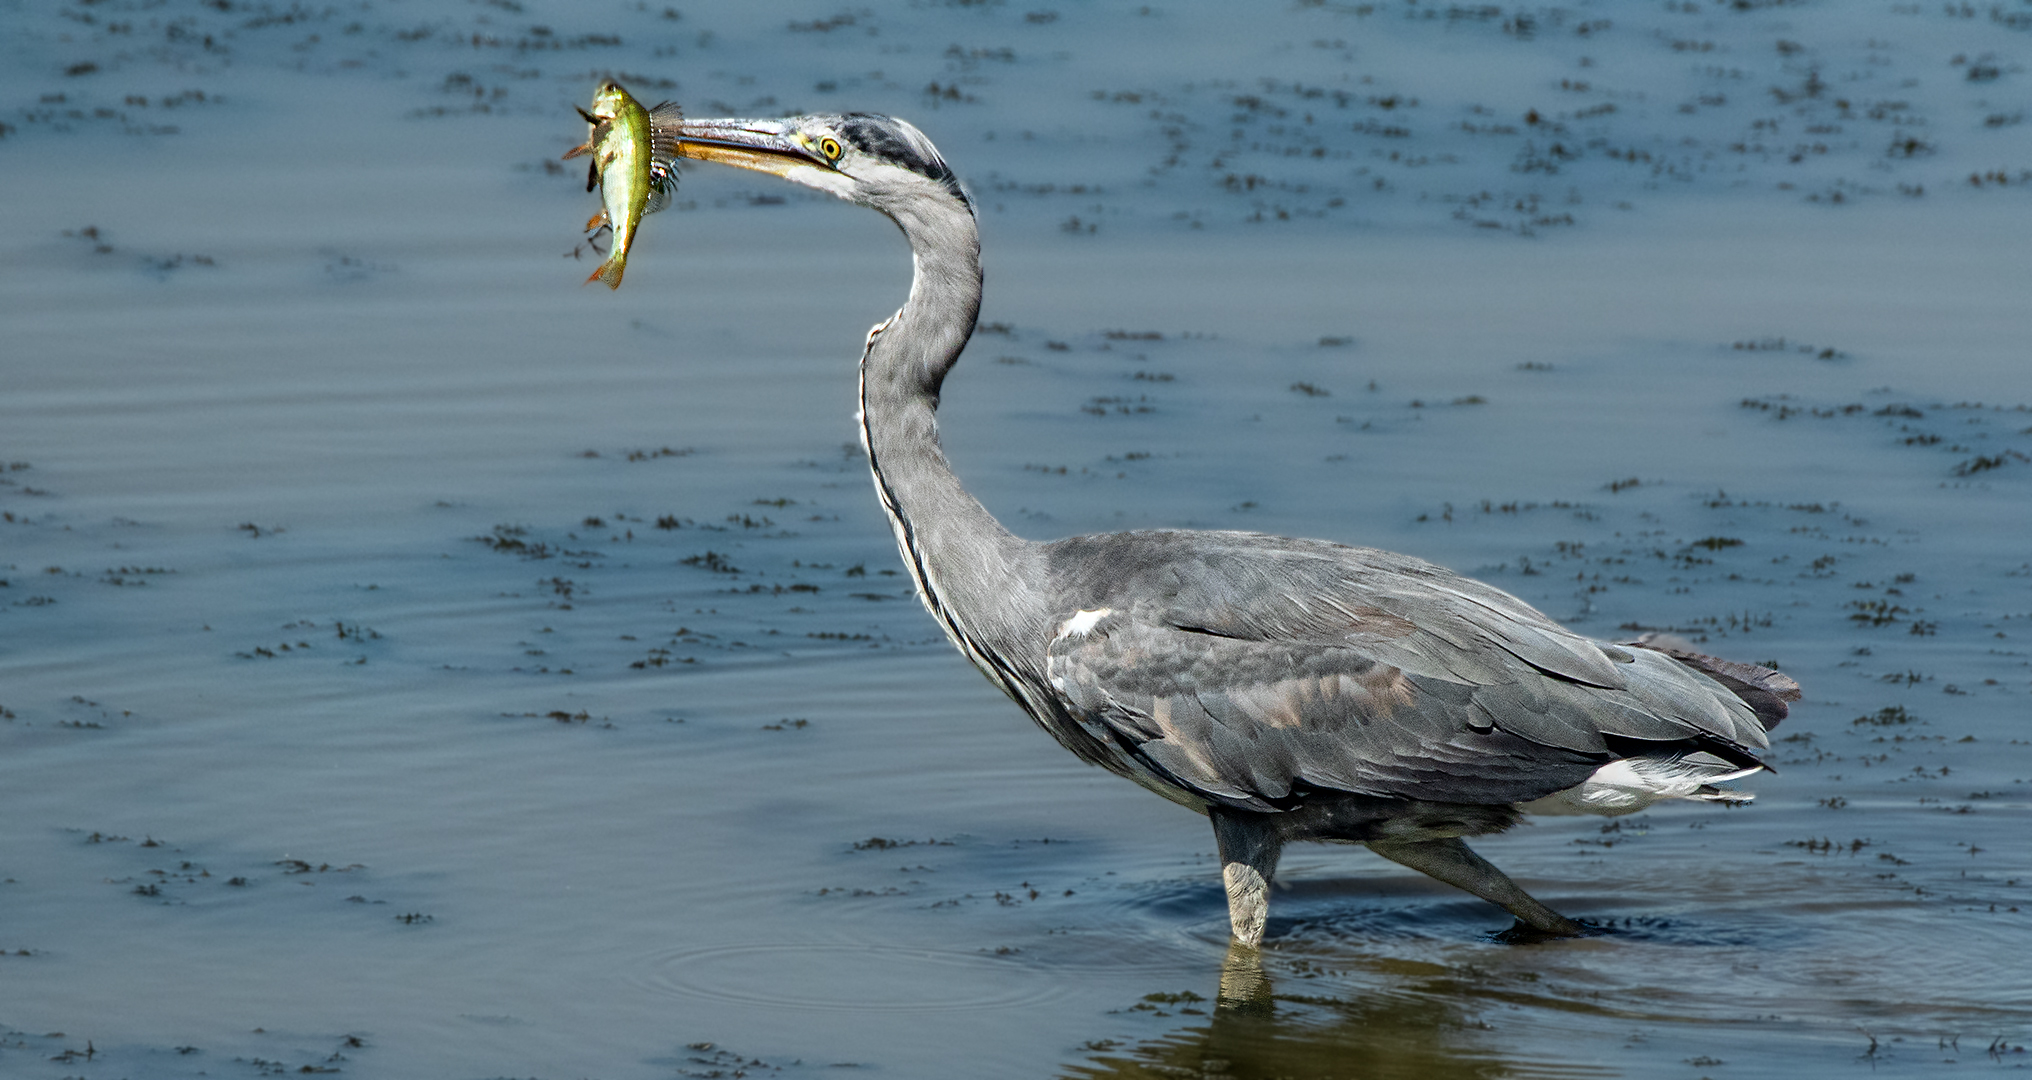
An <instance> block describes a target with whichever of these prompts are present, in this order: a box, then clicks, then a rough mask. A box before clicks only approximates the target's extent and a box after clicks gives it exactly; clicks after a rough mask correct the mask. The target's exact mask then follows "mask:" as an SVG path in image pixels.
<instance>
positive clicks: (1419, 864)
mask: <svg viewBox="0 0 2032 1080" xmlns="http://www.w3.org/2000/svg"><path fill="white" fill-rule="evenodd" d="M1369 850H1371V851H1373V852H1375V853H1376V854H1378V855H1381V856H1383V857H1384V858H1386V859H1389V860H1390V861H1391V862H1397V863H1402V864H1404V865H1405V866H1408V867H1410V868H1412V869H1413V870H1416V871H1419V872H1420V873H1423V874H1430V875H1431V876H1433V877H1435V878H1438V879H1439V880H1441V881H1444V882H1446V883H1447V884H1448V885H1452V886H1454V887H1455V888H1458V889H1465V890H1467V891H1468V892H1471V893H1474V894H1475V895H1476V896H1479V897H1481V898H1482V899H1484V900H1487V901H1488V902H1489V903H1491V904H1495V905H1496V906H1498V907H1501V908H1504V909H1506V910H1508V911H1509V912H1510V914H1512V915H1515V916H1517V918H1518V920H1519V921H1520V922H1522V923H1524V924H1525V925H1526V926H1529V927H1531V928H1532V929H1533V930H1537V931H1539V932H1540V933H1544V934H1555V935H1559V936H1562V937H1576V936H1579V935H1580V934H1582V933H1585V931H1583V930H1582V929H1581V927H1580V924H1579V923H1576V922H1574V921H1573V920H1572V919H1569V918H1567V917H1566V916H1564V915H1561V914H1560V913H1559V912H1557V911H1554V910H1552V909H1551V908H1549V907H1546V906H1545V905H1544V904H1541V903H1539V902H1538V901H1536V900H1534V899H1532V898H1531V894H1530V893H1527V892H1525V891H1524V890H1523V889H1520V888H1518V887H1517V883H1516V882H1514V881H1511V880H1510V878H1509V875H1507V874H1505V873H1503V872H1502V871H1501V870H1498V869H1496V868H1495V867H1494V866H1492V865H1490V863H1489V861H1488V860H1487V859H1484V858H1482V857H1481V856H1480V855H1477V854H1475V853H1474V852H1473V851H1471V850H1469V848H1468V846H1467V845H1466V844H1464V843H1462V842H1461V840H1460V838H1459V837H1448V838H1447V839H1444V840H1417V841H1412V842H1408V843H1407V842H1396V843H1392V842H1388V841H1383V840H1371V841H1369Z"/></svg>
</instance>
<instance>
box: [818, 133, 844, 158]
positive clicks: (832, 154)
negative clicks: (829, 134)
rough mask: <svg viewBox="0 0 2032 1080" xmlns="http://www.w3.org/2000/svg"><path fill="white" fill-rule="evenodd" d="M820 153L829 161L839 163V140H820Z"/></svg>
mask: <svg viewBox="0 0 2032 1080" xmlns="http://www.w3.org/2000/svg"><path fill="white" fill-rule="evenodd" d="M818 152H819V153H821V154H824V155H825V159H826V160H827V161H838V160H839V159H840V143H839V140H838V139H830V138H828V139H820V140H819V141H818Z"/></svg>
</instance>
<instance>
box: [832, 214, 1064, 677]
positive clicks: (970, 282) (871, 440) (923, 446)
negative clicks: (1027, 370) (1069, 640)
mask: <svg viewBox="0 0 2032 1080" xmlns="http://www.w3.org/2000/svg"><path fill="white" fill-rule="evenodd" d="M890 216H891V217H893V218H895V219H896V222H897V224H898V225H900V226H901V227H902V229H903V234H904V236H905V237H907V238H908V239H909V241H910V247H911V254H912V257H913V261H914V263H915V270H916V273H915V275H914V277H913V279H912V281H911V285H910V298H909V300H908V301H906V302H905V303H904V305H903V308H902V310H900V311H898V312H897V313H896V314H895V315H894V316H892V317H891V318H890V319H889V321H888V322H886V323H883V324H882V325H881V326H879V327H877V328H876V329H875V330H874V331H873V332H871V333H870V335H869V341H868V350H867V352H866V353H865V354H864V355H863V356H862V359H861V441H862V445H863V446H864V448H865V449H866V450H867V452H868V464H869V467H870V469H871V470H872V471H873V473H874V479H875V490H876V493H877V495H878V496H879V497H880V498H881V500H882V506H883V509H884V510H886V511H887V512H888V515H889V523H890V526H891V528H893V529H894V530H895V533H896V544H897V547H898V548H899V549H901V551H902V554H903V560H904V563H905V564H906V565H907V566H908V567H909V569H910V573H911V576H912V577H913V578H914V579H915V580H916V583H917V588H918V595H919V597H920V598H922V599H923V601H924V604H925V606H926V607H927V608H929V609H930V610H931V613H932V615H933V616H934V617H935V618H937V619H938V621H939V623H940V624H941V625H942V626H944V628H945V630H946V634H947V635H948V636H949V637H951V638H952V639H953V643H954V644H955V645H957V646H959V648H960V649H961V651H962V652H964V653H966V654H967V655H968V657H969V658H971V659H973V660H974V662H975V663H976V664H977V665H979V666H980V667H981V668H982V669H983V670H984V671H986V672H987V674H988V675H989V677H990V678H991V679H994V680H995V681H996V682H998V683H1001V684H1003V687H1004V689H1005V690H1009V689H1010V687H1009V686H1008V684H1007V680H1006V679H1005V678H1004V674H1003V673H998V671H997V662H996V661H995V660H994V657H995V656H997V655H998V654H1001V655H1006V654H1007V652H1008V650H1009V647H1010V646H1012V645H1014V644H1015V643H1017V642H1019V641H1021V640H1023V638H1024V635H1025V631H1026V630H1027V629H1030V628H1032V627H1031V624H1033V623H1036V622H1037V621H1038V620H1040V619H1042V618H1043V617H1044V614H1043V613H1042V612H1041V610H1040V605H1039V601H1038V598H1039V596H1040V595H1041V593H1040V590H1039V589H1038V587H1037V582H1036V576H1035V568H1036V563H1037V560H1036V558H1035V555H1034V551H1033V547H1034V546H1033V545H1031V544H1030V543H1028V542H1027V541H1024V540H1022V539H1019V538H1018V537H1016V536H1015V535H1013V534H1011V533H1010V532H1009V530H1007V529H1005V528H1003V527H1002V523H1001V522H999V521H996V520H995V518H994V515H992V514H990V513H988V511H987V508H986V507H983V506H982V505H981V503H980V501H979V500H978V499H975V498H974V497H973V496H972V495H970V494H968V492H967V490H966V488H964V487H962V486H961V484H960V481H959V478H958V477H957V476H955V475H953V471H952V466H951V464H950V463H949V462H947V461H946V457H945V453H944V451H943V450H941V449H940V447H939V442H938V415H937V414H938V400H939V387H940V385H941V384H942V383H943V382H944V380H945V375H946V372H948V371H949V370H951V368H952V365H953V363H954V362H955V361H957V360H958V359H959V355H960V350H961V349H963V348H965V347H966V344H967V339H968V338H970V337H971V336H972V335H973V332H974V321H975V318H976V317H977V316H978V314H979V312H980V306H981V261H980V242H979V235H978V233H977V231H976V229H975V225H974V219H973V214H972V213H971V212H969V211H967V210H966V209H965V208H964V207H961V206H959V205H957V204H955V205H954V206H952V207H951V208H950V209H948V208H945V207H932V208H929V209H928V210H927V209H925V208H916V209H912V210H910V211H908V212H898V211H892V212H891V214H890ZM1011 692H1012V693H1013V690H1012V691H1011Z"/></svg>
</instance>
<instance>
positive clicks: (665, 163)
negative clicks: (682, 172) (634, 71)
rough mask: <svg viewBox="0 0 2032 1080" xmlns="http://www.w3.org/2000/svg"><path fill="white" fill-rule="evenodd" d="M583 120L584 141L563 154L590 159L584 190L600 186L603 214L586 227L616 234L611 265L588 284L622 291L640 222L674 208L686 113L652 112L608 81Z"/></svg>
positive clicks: (666, 106)
mask: <svg viewBox="0 0 2032 1080" xmlns="http://www.w3.org/2000/svg"><path fill="white" fill-rule="evenodd" d="M579 115H580V116H583V117H585V118H586V123H588V124H590V125H592V131H591V133H590V134H588V135H587V136H586V141H585V142H583V143H581V144H579V145H578V146H574V147H572V148H571V149H570V150H569V151H567V152H566V153H565V155H564V156H565V157H566V158H567V159H570V158H575V157H578V156H579V155H581V154H591V155H592V158H593V160H592V162H591V164H590V165H589V166H588V168H587V169H586V190H587V191H591V190H593V185H594V184H596V183H597V184H599V185H600V201H601V203H603V204H604V209H602V210H601V211H600V212H599V213H597V214H594V215H593V218H592V220H591V221H588V222H586V228H587V229H589V230H590V229H597V228H599V227H600V226H601V225H606V226H609V227H611V228H612V229H613V230H614V245H613V248H612V249H611V251H610V253H609V254H608V256H607V261H606V262H604V263H601V264H600V268H599V269H598V270H595V271H593V276H592V277H589V278H587V279H586V284H588V285H590V284H592V283H593V282H594V281H595V280H599V281H604V282H606V283H607V287H608V288H610V289H618V288H620V287H621V271H623V270H625V269H626V268H627V266H628V249H629V248H631V247H633V246H634V244H635V230H636V229H637V227H639V226H640V225H641V223H642V219H643V218H644V217H645V216H647V215H649V214H653V213H655V212H657V211H658V210H661V209H663V208H664V207H665V206H668V205H670V192H671V189H672V188H675V187H676V186H677V169H676V166H675V164H674V159H675V158H676V157H677V125H678V122H679V121H680V120H681V119H683V113H682V111H681V110H679V109H678V107H677V105H676V104H675V103H672V102H668V101H666V102H664V103H663V104H661V105H658V106H656V107H655V108H653V109H645V108H643V107H642V105H641V103H640V102H638V101H636V100H635V99H634V98H633V97H632V96H630V95H629V93H628V91H626V90H623V89H621V86H620V84H619V83H616V82H613V81H612V80H609V81H607V82H604V83H601V84H600V90H599V92H598V93H596V94H594V95H593V107H592V110H591V111H590V112H589V111H587V110H585V109H580V110H579Z"/></svg>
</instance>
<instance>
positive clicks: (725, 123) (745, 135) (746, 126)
mask: <svg viewBox="0 0 2032 1080" xmlns="http://www.w3.org/2000/svg"><path fill="white" fill-rule="evenodd" d="M677 155H678V156H679V157H687V158H693V159H695V160H698V161H717V162H719V163H721V164H723V165H734V166H737V167H739V168H743V169H754V170H756V171H757V172H766V173H772V174H774V175H776V176H782V177H786V178H788V177H789V176H790V174H791V173H792V172H793V171H795V170H798V169H808V168H813V167H817V168H820V169H826V170H828V171H830V170H831V166H830V165H828V164H826V160H825V158H824V157H822V156H820V155H819V154H818V153H817V152H815V151H813V150H810V149H807V148H806V147H805V146H804V144H803V143H802V142H801V141H800V140H799V139H798V138H797V137H796V136H795V134H794V129H793V128H791V127H790V125H788V124H785V123H783V122H782V121H780V120H686V121H683V122H682V123H680V124H678V126H677Z"/></svg>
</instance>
